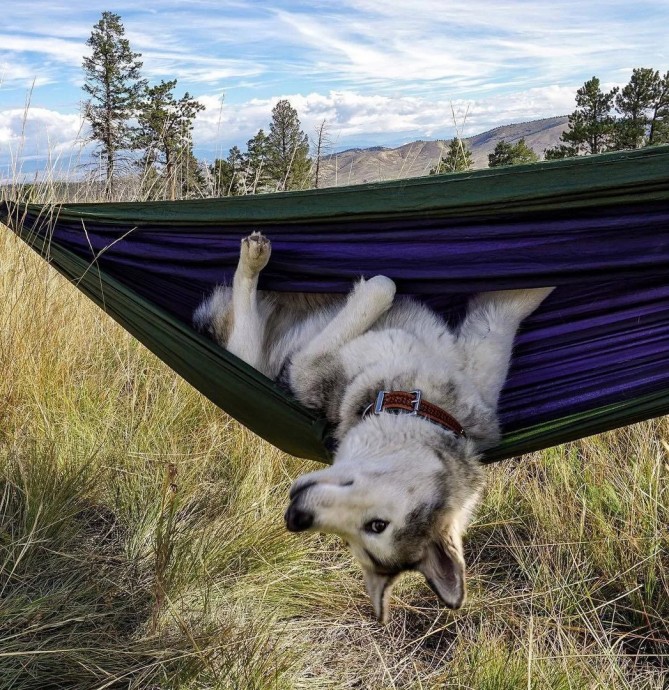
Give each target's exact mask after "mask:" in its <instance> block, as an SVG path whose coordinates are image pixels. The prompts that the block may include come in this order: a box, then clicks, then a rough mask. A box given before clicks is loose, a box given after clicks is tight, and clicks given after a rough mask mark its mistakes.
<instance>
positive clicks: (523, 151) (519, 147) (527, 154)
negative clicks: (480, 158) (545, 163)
mask: <svg viewBox="0 0 669 690" xmlns="http://www.w3.org/2000/svg"><path fill="white" fill-rule="evenodd" d="M538 160H539V156H537V154H536V153H535V152H534V151H533V150H532V149H531V148H530V147H529V146H528V145H527V144H526V143H525V139H520V140H519V141H518V142H516V143H515V144H509V143H508V142H506V141H504V139H502V140H501V141H499V142H498V143H497V146H495V150H494V151H493V152H492V153H490V154H488V166H489V167H491V168H497V167H499V166H500V165H521V164H522V163H536V162H537V161H538Z"/></svg>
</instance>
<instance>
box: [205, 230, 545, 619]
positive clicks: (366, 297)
mask: <svg viewBox="0 0 669 690" xmlns="http://www.w3.org/2000/svg"><path fill="white" fill-rule="evenodd" d="M270 255H271V245H270V242H269V240H268V239H266V238H265V237H264V236H263V235H262V234H260V233H257V232H256V233H253V234H251V235H250V236H249V237H246V238H245V239H243V240H242V242H241V250H240V256H239V263H238V266H237V269H236V271H235V274H234V278H233V284H232V287H231V288H230V287H221V286H219V287H217V288H216V289H215V290H214V291H213V293H212V294H211V295H210V296H209V297H208V298H207V299H206V300H205V301H204V302H203V303H202V304H201V305H200V306H199V307H198V308H197V310H196V311H195V313H194V316H193V321H194V326H195V327H196V328H197V329H198V330H200V331H203V332H206V333H208V334H209V335H210V336H211V337H212V338H213V339H214V340H216V341H217V342H218V343H219V344H221V345H222V346H224V347H226V348H227V349H228V350H229V351H230V352H231V353H233V354H235V355H237V356H238V357H239V358H241V359H242V360H244V361H245V362H246V363H247V364H250V365H251V366H252V367H254V368H256V369H258V370H259V371H261V372H262V373H264V374H265V375H266V376H268V377H270V378H272V379H274V380H276V381H277V382H279V383H280V384H281V385H284V386H285V387H287V388H288V389H289V390H290V391H291V392H292V394H293V395H294V396H295V397H296V398H297V399H298V400H299V401H300V402H301V403H302V404H303V405H305V406H306V407H308V408H311V409H313V410H318V411H319V412H321V413H322V414H324V415H325V416H326V418H327V420H328V421H329V423H330V424H331V425H332V429H333V435H334V439H335V441H336V451H335V453H334V460H333V464H332V466H331V467H328V468H327V469H323V470H320V471H316V472H311V473H309V474H306V475H303V476H301V477H299V478H298V479H297V480H296V481H295V482H294V483H293V485H292V487H291V489H290V495H289V498H290V504H289V506H288V509H287V511H286V514H285V521H286V526H287V528H288V530H290V531H292V532H303V531H319V532H326V533H334V534H337V535H339V536H340V537H342V538H343V540H344V541H345V542H346V543H347V544H348V546H349V548H350V549H351V551H352V553H353V556H354V557H355V559H356V560H357V561H358V562H359V564H360V565H361V567H362V571H363V575H364V581H365V585H366V588H367V592H368V594H369V596H370V598H371V601H372V605H373V608H374V612H375V614H376V617H377V618H378V619H379V621H381V622H386V620H387V614H388V598H389V594H390V590H391V585H392V584H393V582H394V581H395V580H396V578H397V577H398V576H399V575H400V574H401V573H403V572H405V571H408V570H415V571H419V572H420V573H422V575H423V576H424V577H425V579H426V581H427V584H428V585H429V586H430V587H431V588H432V590H434V592H435V593H436V594H437V596H438V597H439V599H440V600H441V601H442V602H443V603H444V604H445V605H446V606H448V607H450V608H453V609H455V608H459V607H460V606H462V604H463V602H464V600H465V595H466V585H465V561H464V557H463V546H462V537H463V534H464V532H465V530H466V528H467V526H468V523H469V522H470V519H471V517H472V513H473V511H474V508H475V506H476V504H477V502H478V500H479V497H480V494H481V488H482V484H483V471H482V468H481V465H480V463H479V458H480V454H481V451H482V450H485V449H486V448H489V447H491V446H493V445H495V444H496V443H497V442H498V440H499V438H500V430H499V422H498V419H497V402H498V399H499V395H500V391H501V389H502V386H503V385H504V382H505V379H506V376H507V372H508V368H509V362H510V359H511V352H512V346H513V341H514V337H515V334H516V331H517V329H518V327H519V325H520V323H521V321H522V320H523V319H524V318H525V317H527V316H528V315H529V314H531V313H532V312H533V311H534V310H535V309H536V308H537V307H538V306H539V304H540V303H541V302H542V301H543V300H544V298H545V297H546V296H547V295H548V294H549V293H550V292H551V290H552V289H553V288H540V289H528V290H510V291H501V292H488V293H483V294H480V295H477V296H475V297H473V298H472V299H471V300H470V301H469V304H468V306H467V312H466V314H465V316H464V318H463V320H462V322H461V323H460V325H459V326H458V327H457V328H452V327H449V326H448V325H447V324H446V322H445V321H444V320H443V319H442V318H441V317H440V316H438V315H437V314H436V313H434V312H433V311H432V310H430V309H429V308H428V307H426V306H424V305H423V304H421V303H419V302H417V301H416V300H414V299H412V298H410V297H407V296H399V297H396V296H395V284H394V283H393V281H392V280H390V279H389V278H387V277H385V276H380V275H379V276H375V277H373V278H370V279H369V280H364V279H361V280H360V281H359V282H357V283H356V284H355V286H354V287H353V289H352V290H351V292H350V293H349V294H348V295H347V296H334V295H295V294H278V293H267V292H259V291H258V289H257V285H258V276H259V274H260V272H261V271H262V269H263V268H264V267H265V266H266V265H267V262H268V261H269V259H270Z"/></svg>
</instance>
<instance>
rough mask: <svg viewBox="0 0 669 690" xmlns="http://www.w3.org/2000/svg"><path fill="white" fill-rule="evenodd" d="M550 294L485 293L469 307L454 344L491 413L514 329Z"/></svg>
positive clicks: (541, 291)
mask: <svg viewBox="0 0 669 690" xmlns="http://www.w3.org/2000/svg"><path fill="white" fill-rule="evenodd" d="M552 290H553V288H552V287H551V288H536V289H528V290H502V291H500V292H485V293H482V294H480V295H477V296H476V297H474V298H473V299H472V300H471V302H470V303H469V306H468V309H467V315H466V316H465V319H464V321H463V322H462V325H461V326H460V329H459V331H458V334H457V344H458V346H459V347H460V348H461V351H462V353H463V359H464V363H465V365H464V368H465V374H466V375H467V377H468V378H469V380H470V381H472V383H474V385H475V386H476V388H477V389H478V391H479V392H480V394H481V397H482V398H483V401H484V402H485V404H486V405H488V406H489V407H490V409H491V410H493V411H494V410H496V409H497V401H498V399H499V394H500V392H501V390H502V386H503V385H504V382H505V381H506V376H507V373H508V370H509V363H510V360H511V350H512V348H513V340H514V338H515V335H516V331H517V330H518V326H519V325H520V322H521V321H522V320H523V319H524V318H525V317H527V316H529V315H530V314H531V313H532V312H533V311H534V310H535V309H536V308H537V307H538V306H539V305H540V304H541V302H542V301H543V300H544V299H545V298H546V297H547V296H548V295H549V294H550V293H551V291H552Z"/></svg>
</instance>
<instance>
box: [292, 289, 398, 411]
mask: <svg viewBox="0 0 669 690" xmlns="http://www.w3.org/2000/svg"><path fill="white" fill-rule="evenodd" d="M394 297H395V283H393V281H392V280H390V278H386V277H385V276H374V277H373V278H370V279H369V280H367V281H365V280H361V281H360V282H359V283H357V285H356V286H355V287H354V288H353V290H352V291H351V292H350V294H349V296H348V298H347V300H346V303H345V304H344V306H343V307H342V308H341V310H340V311H339V312H338V313H337V314H336V315H335V317H334V318H333V319H332V321H330V322H329V323H328V325H327V326H326V327H325V328H324V329H323V330H322V331H321V332H320V333H319V334H318V335H317V336H316V337H314V338H312V339H311V340H310V341H309V342H308V343H307V344H306V346H305V347H303V348H302V349H301V350H299V351H298V352H296V353H295V355H293V357H292V361H291V366H290V371H289V376H290V386H291V388H292V390H293V392H294V393H295V395H296V396H297V397H298V399H299V400H301V401H302V402H303V403H304V404H305V405H307V406H309V407H315V408H321V407H322V406H323V403H324V401H325V398H326V397H327V395H328V393H329V392H330V390H329V388H330V386H329V385H328V383H330V384H331V382H332V378H333V369H334V368H336V367H337V362H338V356H337V355H338V352H339V350H340V348H341V347H343V346H344V345H346V343H349V342H350V341H351V340H353V339H354V338H357V337H358V336H361V335H362V334H363V333H365V332H367V331H368V330H369V329H370V328H371V327H372V326H373V325H374V323H376V321H377V320H378V319H379V317H381V316H382V315H383V314H385V312H387V311H388V309H390V307H391V306H392V303H393V299H394Z"/></svg>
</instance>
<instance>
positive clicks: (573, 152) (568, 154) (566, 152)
mask: <svg viewBox="0 0 669 690" xmlns="http://www.w3.org/2000/svg"><path fill="white" fill-rule="evenodd" d="M574 156H578V148H577V147H576V146H567V145H566V144H558V145H557V146H553V147H551V148H549V149H544V158H545V159H546V160H547V161H554V160H558V159H559V158H573V157H574Z"/></svg>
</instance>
